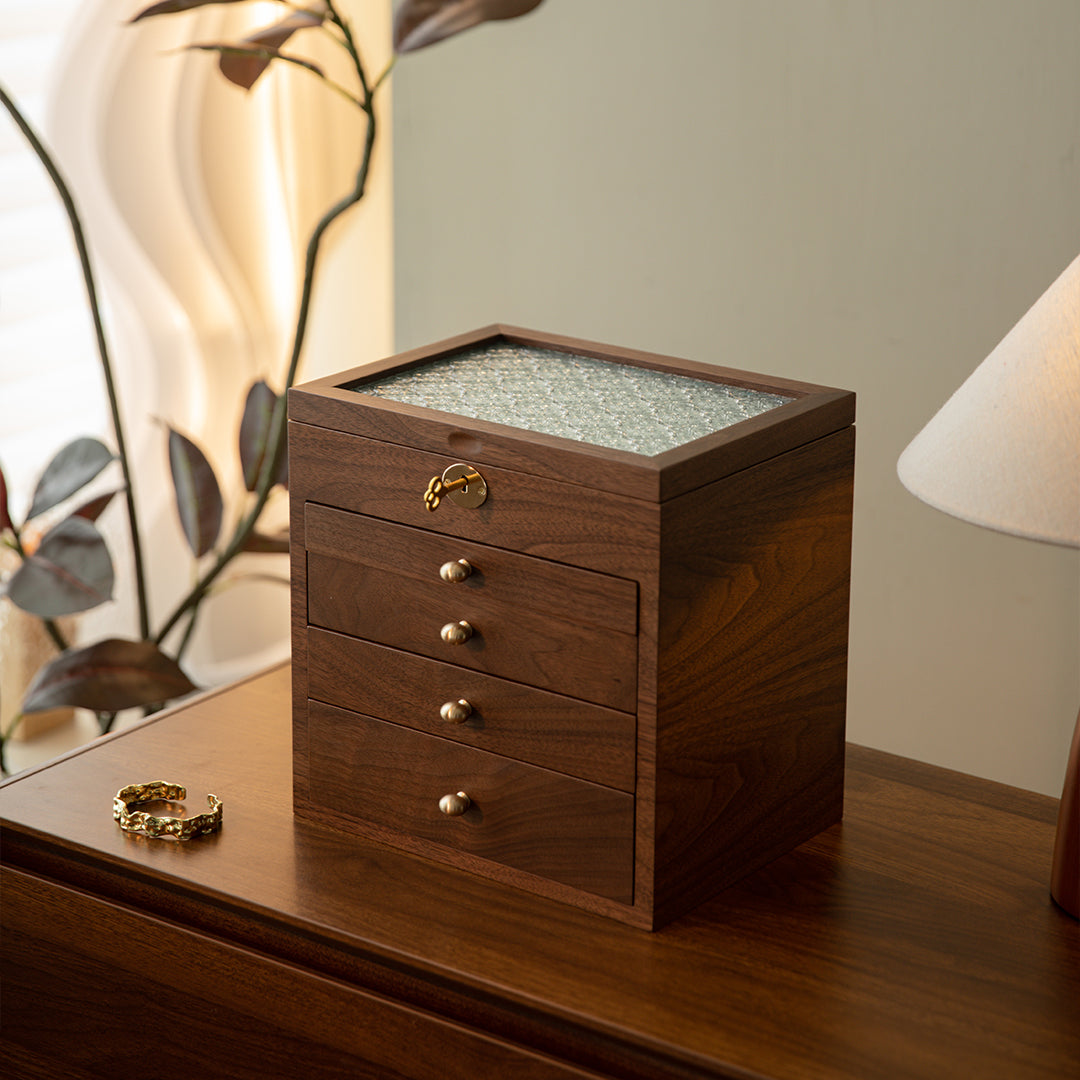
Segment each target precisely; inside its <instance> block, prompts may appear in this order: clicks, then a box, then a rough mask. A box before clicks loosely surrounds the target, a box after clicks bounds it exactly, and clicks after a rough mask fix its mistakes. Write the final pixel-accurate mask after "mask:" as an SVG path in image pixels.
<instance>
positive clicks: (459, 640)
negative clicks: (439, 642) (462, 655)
mask: <svg viewBox="0 0 1080 1080" xmlns="http://www.w3.org/2000/svg"><path fill="white" fill-rule="evenodd" d="M472 636H473V628H472V627H471V626H470V625H469V624H468V623H467V622H466V621H465V620H464V619H462V620H461V622H448V623H447V624H446V625H445V626H444V627H443V628H442V629H441V630H440V631H439V637H441V638H442V639H443V641H445V642H446V644H447V645H464V644H465V642H466V641H468V640H469V638H471V637H472Z"/></svg>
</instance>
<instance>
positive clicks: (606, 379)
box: [349, 342, 791, 455]
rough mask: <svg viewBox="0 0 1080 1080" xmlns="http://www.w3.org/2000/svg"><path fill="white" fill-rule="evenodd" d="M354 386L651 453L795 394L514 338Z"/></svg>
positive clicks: (463, 413)
mask: <svg viewBox="0 0 1080 1080" xmlns="http://www.w3.org/2000/svg"><path fill="white" fill-rule="evenodd" d="M349 389H352V390H355V391H357V392H358V393H361V394H370V395H372V396H374V397H380V398H387V399H389V400H391V401H401V402H405V403H407V404H409V405H423V406H426V407H427V408H429V409H439V410H441V411H442V412H448V413H454V414H456V415H458V416H468V417H472V418H473V419H475V420H492V421H495V422H496V423H500V424H511V425H513V426H514V427H519V428H525V429H527V430H528V431H540V432H544V433H545V434H547V435H561V436H562V437H563V438H566V439H575V440H577V441H578V442H585V443H594V444H595V445H597V446H607V447H610V448H612V449H615V450H630V451H632V452H633V453H635V454H649V455H652V454H659V453H662V452H663V451H665V450H671V449H673V448H674V447H676V446H681V445H682V444H683V443H688V442H691V441H692V440H694V439H699V438H701V437H702V436H703V435H709V434H711V433H712V432H714V431H718V430H719V429H721V428H725V427H728V426H729V425H731V424H735V423H738V422H739V421H740V420H746V419H747V418H748V417H751V416H757V415H758V414H759V413H763V412H767V411H768V410H769V409H775V408H776V407H777V406H778V405H783V404H784V403H785V402H787V401H790V400H791V398H786V397H780V396H778V395H776V394H767V393H763V392H762V391H759V390H746V389H744V388H743V387H740V386H726V385H724V384H723V383H714V382H707V381H706V380H704V379H692V378H689V377H688V376H685V375H670V374H668V373H666V372H663V371H653V370H651V369H650V368H639V367H632V366H631V365H628V364H616V363H613V362H612V361H609V360H594V359H592V358H590V357H586V356H575V355H573V354H571V353H563V352H555V351H553V350H551V349H537V348H533V347H531V346H525V345H515V344H512V343H509V342H504V343H498V344H494V345H481V346H478V347H476V348H473V349H467V350H465V351H463V352H460V353H455V354H453V355H452V356H448V357H443V358H441V359H439V360H434V361H432V362H431V363H430V364H425V365H424V366H422V367H416V368H412V369H411V370H409V371H402V372H399V373H397V374H394V375H388V376H386V377H384V378H381V379H374V380H372V381H371V382H365V383H357V384H354V385H353V386H352V387H349Z"/></svg>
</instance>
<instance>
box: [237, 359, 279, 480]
mask: <svg viewBox="0 0 1080 1080" xmlns="http://www.w3.org/2000/svg"><path fill="white" fill-rule="evenodd" d="M277 400H278V397H277V394H275V393H274V391H273V390H271V389H270V387H269V386H267V385H266V383H265V382H263V380H262V379H260V380H259V381H258V382H257V383H254V384H253V385H252V387H251V389H250V390H249V391H248V395H247V399H246V400H245V401H244V413H243V416H241V418H240V465H241V467H242V468H243V471H244V486H245V487H246V488H247V489H248V491H254V490H255V488H256V486H257V485H258V482H259V474H260V473H261V472H262V467H263V459H264V457H265V455H266V440H267V438H268V437H269V435H270V420H271V417H272V416H273V413H274V406H275V405H276V404H277ZM288 482H289V462H288V458H287V456H284V457H282V461H281V466H280V468H279V469H278V473H277V476H276V477H275V478H274V483H275V484H284V485H288Z"/></svg>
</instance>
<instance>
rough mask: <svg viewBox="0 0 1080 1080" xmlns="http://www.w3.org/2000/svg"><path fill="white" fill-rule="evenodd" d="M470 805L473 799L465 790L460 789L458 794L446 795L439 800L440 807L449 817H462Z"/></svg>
mask: <svg viewBox="0 0 1080 1080" xmlns="http://www.w3.org/2000/svg"><path fill="white" fill-rule="evenodd" d="M470 806H472V799H470V798H469V796H468V795H466V794H465V792H464V791H459V792H458V793H457V794H456V795H444V796H443V797H442V798H441V799H440V800H439V809H440V810H441V811H442V812H443V813H444V814H445V815H446V816H447V817H461V815H462V814H464V813H465V811H466V810H468V809H469V807H470Z"/></svg>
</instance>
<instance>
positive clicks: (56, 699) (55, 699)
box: [22, 638, 196, 713]
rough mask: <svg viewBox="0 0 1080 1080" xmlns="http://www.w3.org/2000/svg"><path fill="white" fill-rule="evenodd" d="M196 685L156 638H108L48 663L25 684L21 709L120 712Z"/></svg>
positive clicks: (171, 696)
mask: <svg viewBox="0 0 1080 1080" xmlns="http://www.w3.org/2000/svg"><path fill="white" fill-rule="evenodd" d="M194 689H196V687H195V684H194V683H192V681H191V680H190V679H189V678H188V677H187V676H186V675H185V674H184V673H183V671H181V670H180V666H179V665H178V664H177V663H176V661H175V660H172V659H170V658H169V657H168V656H166V655H165V654H164V653H163V652H162V651H161V650H160V649H159V648H158V647H157V646H156V645H155V644H154V643H153V642H151V641H126V640H124V639H122V638H108V639H107V640H105V641H98V642H96V643H95V644H93V645H87V646H84V647H83V648H78V649H67V650H65V651H64V652H62V653H61V654H60V655H59V656H57V657H56V658H55V659H53V660H51V661H50V662H49V663H48V664H46V665H45V666H44V667H43V668H42V669H41V670H40V671H39V672H38V673H37V675H36V676H35V677H34V681H33V682H32V683H31V684H30V686H29V687H28V688H27V691H26V697H25V698H24V699H23V704H22V711H23V712H26V713H31V712H41V711H43V710H45V709H55V708H57V707H58V706H61V705H70V706H75V707H77V708H83V709H93V710H94V711H95V712H116V711H117V710H119V709H130V708H133V707H135V706H136V705H156V704H157V703H159V702H162V701H168V700H170V699H171V698H174V697H179V696H180V695H181V694H187V693H190V692H191V691H192V690H194Z"/></svg>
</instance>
